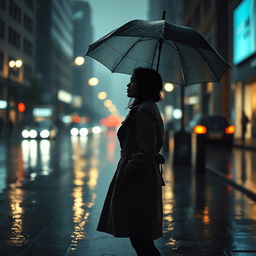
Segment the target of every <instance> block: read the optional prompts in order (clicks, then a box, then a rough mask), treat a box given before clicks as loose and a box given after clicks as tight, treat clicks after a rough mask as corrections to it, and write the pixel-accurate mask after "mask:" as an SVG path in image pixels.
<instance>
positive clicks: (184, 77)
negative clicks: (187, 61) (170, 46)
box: [173, 41, 186, 85]
mask: <svg viewBox="0 0 256 256" xmlns="http://www.w3.org/2000/svg"><path fill="white" fill-rule="evenodd" d="M173 43H174V45H175V47H176V48H177V51H178V52H179V57H180V63H181V67H182V71H183V72H182V73H183V79H184V83H185V85H186V76H185V70H184V67H183V61H182V58H181V54H180V49H179V48H178V46H177V44H176V43H175V42H174V41H173Z"/></svg>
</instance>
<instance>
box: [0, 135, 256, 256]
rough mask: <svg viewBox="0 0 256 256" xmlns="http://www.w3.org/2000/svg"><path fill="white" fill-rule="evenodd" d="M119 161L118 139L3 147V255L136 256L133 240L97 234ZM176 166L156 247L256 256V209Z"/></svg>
mask: <svg viewBox="0 0 256 256" xmlns="http://www.w3.org/2000/svg"><path fill="white" fill-rule="evenodd" d="M7 142H8V143H7ZM241 151H242V150H241V149H234V150H233V153H232V155H231V158H232V157H234V156H236V157H237V156H238V155H239V154H241V153H240V152H241ZM255 154H256V153H254V152H251V151H248V152H247V151H246V152H245V157H246V158H249V159H251V161H253V159H255ZM119 156H120V147H119V145H118V141H117V139H116V131H108V132H104V133H101V134H94V135H90V136H87V137H77V136H70V135H69V133H67V132H66V131H62V132H60V134H59V136H58V137H57V138H56V140H51V141H50V140H20V139H19V138H16V137H15V136H13V138H12V139H11V140H9V141H5V140H1V168H0V176H1V187H0V188H1V194H0V202H1V204H0V220H1V221H0V225H1V229H0V240H1V246H0V255H1V256H5V255H8V256H12V255H13V256H14V255H15V256H16V255H17V256H19V255H51V256H55V255H59V256H61V255H62V256H64V255H90V256H94V255H95V256H96V255H97V256H98V255H118V256H119V255H120V256H129V255H135V252H134V251H133V249H132V248H131V246H130V244H129V240H128V239H127V238H115V237H113V236H112V235H110V234H107V233H102V232H98V231H96V225H97V222H98V219H99V215H100V212H101V209H102V206H103V200H104V198H105V195H106V192H107V189H108V186H109V183H110V181H111V178H112V177H113V175H114V172H115V169H116V165H117V162H118V160H119ZM213 157H214V156H213V155H211V156H208V160H210V159H213ZM238 157H239V156H238ZM233 160H234V159H233ZM231 161H232V160H231ZM236 161H239V160H237V159H236ZM171 162H172V154H170V156H169V158H168V160H167V161H166V163H165V164H164V179H165V182H166V186H164V187H163V202H164V206H163V209H164V234H163V237H161V238H159V239H157V240H155V244H156V245H157V247H158V248H159V250H160V252H161V253H162V255H163V256H168V255H176V256H178V255H180V256H183V255H184V256H188V255H190V256H192V255H195V256H200V255H207V256H208V255H209V256H213V255H214V256H222V255H223V256H225V255H234V256H248V255H251V256H253V255H256V246H255V245H256V231H255V230H256V204H255V202H254V201H253V200H251V199H250V198H248V197H247V196H246V195H245V194H243V193H241V192H240V191H238V190H236V189H234V188H233V187H232V186H230V185H228V183H226V182H224V181H223V180H222V179H220V178H219V177H217V176H216V175H214V174H212V173H210V172H209V171H207V172H206V173H205V174H203V173H201V174H195V173H194V174H193V173H192V171H191V168H189V167H172V163H171ZM233 168H234V169H233V171H232V173H233V175H235V174H237V176H239V175H240V172H241V171H240V170H238V169H236V167H233ZM237 168H239V167H237ZM244 171H245V172H248V174H249V173H250V177H253V176H254V175H255V173H254V174H253V173H252V172H251V170H250V169H246V170H244ZM251 189H255V186H253V185H252V187H251Z"/></svg>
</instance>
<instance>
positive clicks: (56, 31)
mask: <svg viewBox="0 0 256 256" xmlns="http://www.w3.org/2000/svg"><path fill="white" fill-rule="evenodd" d="M73 33H74V27H73V12H72V2H71V1H66V0H44V1H42V0H40V1H38V8H37V33H36V71H37V73H38V74H39V76H40V77H41V84H42V104H43V105H49V106H52V107H53V110H54V113H55V115H54V118H55V119H58V118H60V114H61V113H62V112H67V111H69V110H70V109H71V108H72V89H73V88H72V87H73V67H72V66H73V56H74V52H73V49H74V47H73V44H74V37H73V36H74V35H73Z"/></svg>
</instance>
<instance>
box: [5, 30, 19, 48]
mask: <svg viewBox="0 0 256 256" xmlns="http://www.w3.org/2000/svg"><path fill="white" fill-rule="evenodd" d="M8 41H9V43H10V44H11V45H13V46H15V47H16V48H18V49H20V41H21V36H20V34H19V33H18V32H17V31H16V30H15V29H13V28H11V27H9V31H8Z"/></svg>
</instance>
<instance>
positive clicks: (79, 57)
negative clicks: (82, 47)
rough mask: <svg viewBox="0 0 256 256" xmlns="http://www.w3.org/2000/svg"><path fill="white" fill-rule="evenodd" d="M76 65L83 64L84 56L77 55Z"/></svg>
mask: <svg viewBox="0 0 256 256" xmlns="http://www.w3.org/2000/svg"><path fill="white" fill-rule="evenodd" d="M74 63H75V65H77V66H82V65H83V64H84V57H82V56H77V57H76V58H75V60H74Z"/></svg>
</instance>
